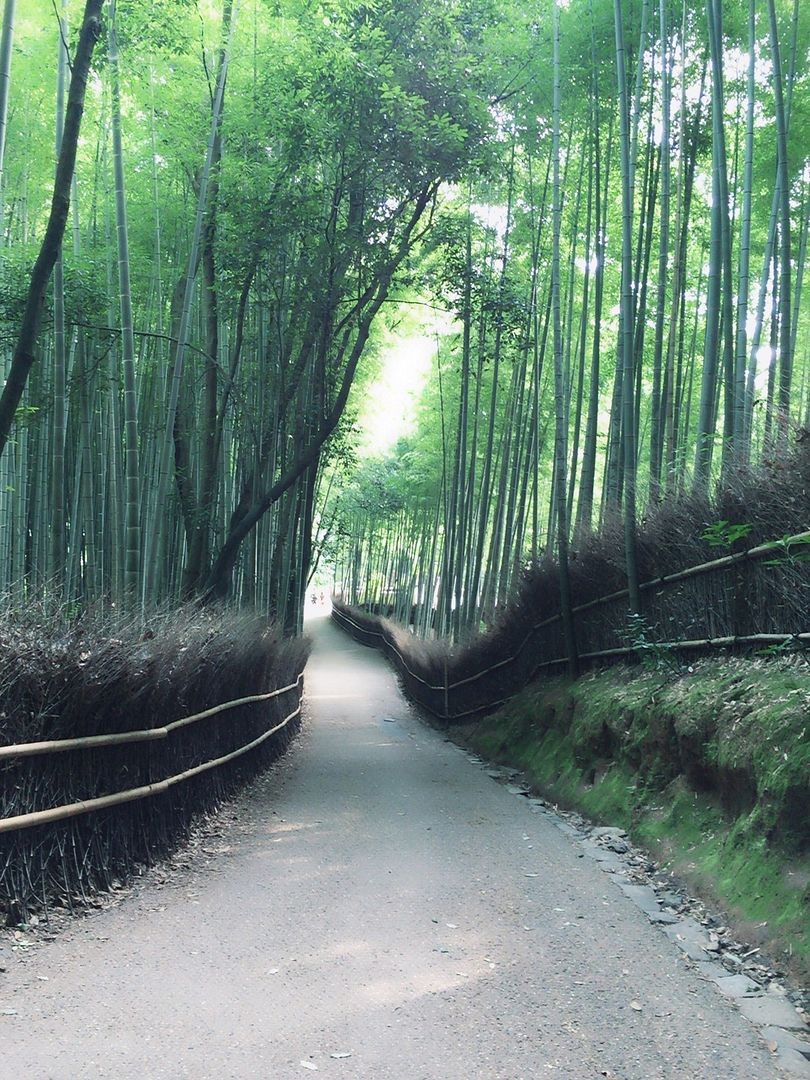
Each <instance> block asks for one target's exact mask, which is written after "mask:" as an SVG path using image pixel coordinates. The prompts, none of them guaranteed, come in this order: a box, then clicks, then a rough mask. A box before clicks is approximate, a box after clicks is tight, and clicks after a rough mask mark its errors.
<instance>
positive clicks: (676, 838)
mask: <svg viewBox="0 0 810 1080" xmlns="http://www.w3.org/2000/svg"><path fill="white" fill-rule="evenodd" d="M451 732H452V734H453V735H454V737H455V738H457V739H458V740H459V741H461V742H463V743H465V744H466V745H469V746H471V747H473V748H474V749H476V750H477V751H478V752H479V753H482V754H484V755H485V756H486V757H487V758H489V759H490V760H492V761H496V762H500V763H504V764H509V765H512V766H514V767H516V768H519V769H521V770H522V771H523V772H525V774H526V775H527V776H528V777H529V778H530V780H531V781H532V782H533V784H534V785H535V786H536V788H537V789H538V790H539V791H540V792H542V793H543V794H544V795H545V796H546V797H548V798H550V799H552V800H554V801H556V802H558V803H559V804H560V805H562V806H566V807H569V808H576V809H578V810H580V811H582V812H583V813H585V814H586V815H588V816H589V817H591V818H593V819H595V820H597V821H599V822H601V823H604V824H612V825H620V826H622V827H624V828H626V829H627V830H628V831H629V832H630V834H631V836H632V837H633V839H634V840H635V841H636V842H637V843H639V844H641V845H642V846H643V847H645V848H646V849H647V850H648V851H649V852H650V853H651V854H652V855H653V857H654V858H655V859H656V860H657V861H658V862H659V863H661V864H663V865H665V866H667V867H668V868H670V869H672V870H673V871H674V872H675V873H676V874H677V875H678V876H679V877H681V878H683V879H685V880H687V881H689V882H690V884H691V885H692V886H693V887H694V888H696V889H698V890H700V891H701V892H702V893H703V894H704V895H708V896H709V897H711V899H712V900H714V901H715V902H716V903H718V904H719V905H720V906H722V907H723V908H724V909H725V910H726V911H727V912H728V913H729V914H730V916H731V917H732V919H734V920H735V921H736V922H737V923H738V924H741V925H742V926H743V928H744V931H745V933H746V934H747V935H749V936H751V937H754V938H755V939H756V940H757V942H758V943H761V944H763V945H764V946H765V947H766V949H767V951H768V952H770V954H771V955H772V956H774V958H778V959H779V961H780V962H781V963H783V964H785V965H786V966H790V967H791V968H792V969H793V970H794V971H795V972H796V973H802V974H805V975H806V974H808V973H810V664H808V663H807V662H806V661H805V660H803V659H801V658H796V659H791V660H773V659H768V660H759V659H755V660H744V659H729V660H723V661H719V660H711V661H709V660H707V661H704V662H701V663H698V664H695V665H694V666H693V667H691V668H689V669H688V670H685V671H682V672H671V671H666V672H662V671H651V670H646V669H644V668H638V667H635V668H629V667H617V668H612V669H610V670H608V671H601V672H597V673H592V674H589V675H586V676H583V677H582V678H581V679H579V680H578V681H577V682H575V683H571V682H570V681H567V680H565V679H556V680H551V679H547V680H543V681H541V682H538V683H535V684H533V685H532V686H530V687H528V688H527V689H526V690H524V691H523V692H522V693H521V694H519V695H518V696H517V697H515V698H513V699H512V700H511V701H510V702H509V703H508V704H507V705H505V706H504V707H502V708H501V709H500V710H499V711H498V712H496V713H493V714H492V715H490V716H488V717H486V718H485V719H483V720H481V721H479V722H477V723H474V724H468V725H464V726H462V727H455V728H452V729H451Z"/></svg>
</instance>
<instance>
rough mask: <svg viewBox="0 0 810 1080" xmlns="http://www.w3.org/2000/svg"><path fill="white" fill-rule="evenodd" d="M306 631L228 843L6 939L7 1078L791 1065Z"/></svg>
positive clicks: (396, 705)
mask: <svg viewBox="0 0 810 1080" xmlns="http://www.w3.org/2000/svg"><path fill="white" fill-rule="evenodd" d="M310 629H311V631H312V632H313V636H314V640H315V649H314V652H313V656H312V660H311V665H310V667H309V669H308V672H307V698H308V712H309V717H308V721H307V724H306V729H305V733H304V735H303V737H302V739H301V740H299V742H298V744H297V746H296V747H295V748H294V749H293V750H292V752H291V754H290V755H289V756H288V758H287V760H286V762H284V763H283V764H281V765H280V766H278V767H276V768H275V769H274V770H272V771H271V773H270V774H269V775H268V776H267V777H265V778H264V779H263V780H261V781H260V782H259V783H257V784H256V785H254V786H253V788H251V790H250V791H249V792H248V793H247V794H245V795H244V796H243V797H242V798H241V799H240V800H239V803H238V812H237V814H236V820H235V822H233V823H231V824H230V825H228V826H227V828H226V835H225V839H224V845H223V846H224V847H225V853H224V854H221V855H220V856H219V857H218V858H216V859H215V860H211V861H210V862H208V863H205V860H204V859H203V858H200V859H196V860H195V862H194V866H193V868H192V869H191V870H190V871H184V872H181V873H180V874H179V875H171V874H170V875H168V883H167V884H165V885H164V886H163V887H160V886H159V881H160V875H159V874H158V875H154V874H153V875H151V876H150V883H148V884H146V885H141V886H138V887H137V888H136V889H135V890H134V891H133V892H132V894H131V895H130V896H128V897H127V898H126V899H125V901H124V902H123V903H121V904H120V905H119V906H117V907H114V908H110V909H107V910H105V911H101V912H100V913H98V914H97V915H94V916H93V917H92V918H89V919H84V920H77V921H76V922H75V923H74V924H72V926H71V927H70V928H69V929H68V931H67V932H66V933H64V934H62V935H60V936H59V938H58V939H57V940H56V941H54V942H52V943H51V944H48V945H45V946H43V947H42V948H41V949H37V950H35V951H33V952H31V953H29V955H28V958H27V962H26V963H17V962H16V960H15V959H13V958H10V957H9V956H8V954H6V959H5V964H6V967H7V973H6V974H5V975H2V974H0V1078H1V1080H46V1078H47V1080H91V1078H93V1080H95V1078H96V1077H114V1078H116V1080H130V1078H131V1080H135V1078H138V1080H179V1078H185V1077H192V1078H194V1080H227V1078H234V1080H247V1078H260V1080H294V1078H301V1077H304V1076H306V1075H307V1073H315V1072H319V1073H320V1074H321V1075H322V1076H324V1077H330V1078H341V1080H500V1078H503V1080H537V1078H545V1077H550V1078H560V1080H562V1078H565V1080H599V1078H601V1077H612V1078H614V1080H654V1078H666V1080H702V1078H706V1080H709V1078H711V1080H773V1078H774V1077H778V1076H780V1075H781V1074H780V1073H779V1071H778V1069H777V1066H776V1064H775V1063H774V1062H773V1061H772V1060H771V1058H770V1055H769V1053H768V1051H767V1049H766V1048H765V1047H764V1046H763V1045H762V1044H761V1043H760V1042H759V1040H758V1038H757V1035H756V1033H755V1031H754V1029H753V1028H752V1027H751V1026H750V1025H749V1024H748V1023H747V1022H746V1021H744V1020H743V1019H742V1017H741V1016H740V1015H739V1014H738V1013H737V1012H736V1011H735V1010H734V1008H733V1007H732V1006H731V1005H729V1004H727V1003H726V1002H725V1001H724V1000H723V999H722V998H721V997H720V995H719V994H718V993H717V992H716V991H715V990H713V989H712V988H711V987H710V986H709V984H708V983H705V982H703V981H702V980H701V979H699V978H698V976H697V975H695V974H694V973H692V972H690V970H688V968H687V966H686V964H685V961H684V960H683V958H682V954H681V952H680V951H679V950H677V949H676V948H675V946H674V945H672V944H671V943H670V942H669V941H668V940H667V939H666V938H665V937H664V935H663V934H662V933H660V932H659V931H658V930H656V929H655V928H653V927H652V926H651V925H650V924H649V923H648V922H647V920H646V918H645V917H644V915H643V914H641V913H640V912H639V910H638V909H637V908H636V907H635V906H634V905H633V904H632V903H631V902H630V901H629V900H628V899H626V898H625V897H624V895H622V894H621V893H620V891H619V890H618V889H617V888H616V887H615V886H614V885H613V884H612V883H611V882H610V881H609V879H608V876H607V875H606V874H605V873H604V872H603V871H602V870H600V869H599V867H598V865H597V864H596V863H595V862H593V861H592V860H591V859H588V858H581V857H579V849H578V848H577V846H576V845H575V844H574V843H573V842H572V841H571V840H569V839H568V838H567V837H566V836H565V835H564V834H563V833H562V832H561V831H560V830H558V829H557V828H555V827H554V826H553V825H552V824H550V823H549V822H548V821H544V820H543V815H533V814H532V813H530V810H529V808H528V806H527V805H525V803H524V800H519V799H516V798H514V796H513V795H510V794H509V793H508V792H507V791H506V790H505V789H504V787H503V786H502V785H499V784H497V783H495V782H494V781H493V780H492V779H490V778H489V777H488V776H487V775H486V773H485V771H484V770H482V769H480V768H477V767H475V766H474V765H473V764H471V763H470V761H469V760H467V758H466V757H465V755H464V753H463V752H462V751H460V750H459V749H457V748H456V747H454V746H452V745H450V744H448V743H446V742H445V741H444V740H443V738H442V737H441V735H439V734H437V733H435V732H433V731H431V730H428V729H426V728H425V727H423V726H422V725H421V724H420V723H419V722H418V720H417V719H416V718H415V717H414V716H412V715H411V713H410V712H409V709H408V706H407V705H406V704H405V702H404V701H403V699H402V697H401V696H400V694H399V692H398V690H397V687H396V684H395V681H394V678H393V677H392V675H391V673H390V670H389V668H388V667H387V665H386V663H385V661H384V660H383V659H382V658H381V657H380V656H379V655H378V654H376V653H374V652H372V651H370V650H367V649H364V648H362V647H361V646H358V645H355V644H354V643H353V642H351V641H350V640H349V639H348V638H347V637H345V636H344V635H343V634H341V633H340V632H339V631H338V630H337V629H335V628H334V627H333V626H332V625H331V624H330V623H329V622H328V621H327V620H318V621H313V622H312V623H311V624H310ZM389 720H393V721H394V722H393V723H392V722H389ZM15 956H16V954H15ZM631 1002H634V1003H635V1006H636V1007H631ZM639 1005H640V1006H641V1010H640V1011H638V1008H637V1007H638V1006H639ZM11 1011H13V1013H14V1014H13V1015H9V1013H10V1012H11Z"/></svg>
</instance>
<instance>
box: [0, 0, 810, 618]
mask: <svg viewBox="0 0 810 1080" xmlns="http://www.w3.org/2000/svg"><path fill="white" fill-rule="evenodd" d="M809 40H810V13H808V12H807V11H805V10H803V9H802V5H800V4H799V2H798V0H738V2H735V3H734V4H729V3H725V4H722V3H721V2H720V0H706V3H705V5H704V4H703V3H676V2H674V0H633V2H632V3H631V2H630V0H612V2H610V0H570V2H569V3H568V4H567V5H565V4H563V3H561V2H560V0H549V2H548V3H547V4H543V5H539V6H534V7H532V8H531V9H530V10H526V9H525V8H524V6H522V5H518V4H516V3H511V2H509V0H447V2H446V3H443V4H441V5H435V4H434V5H430V4H427V3H423V2H422V0H409V2H408V3H407V4H401V3H395V2H393V0H377V2H367V3H360V2H357V0H331V2H326V3H315V2H311V0H277V2H273V3H271V2H269V0H239V2H237V0H219V3H215V2H214V0H211V2H208V0H197V2H194V0H158V2H156V3H152V4H149V5H142V4H138V3H136V2H135V0H105V2H104V3H102V0H87V2H86V3H85V4H83V5H82V4H80V3H79V2H78V0H71V2H67V0H57V2H56V4H55V5H54V7H53V10H46V9H45V8H43V5H41V4H36V3H34V2H33V0H17V2H16V3H15V0H5V3H4V12H3V33H2V40H1V41H0V200H1V201H0V209H1V210H2V228H1V229H0V355H1V356H2V364H3V375H4V376H5V379H4V383H5V388H4V390H3V393H2V396H1V397H0V450H1V451H2V456H0V549H1V550H2V561H0V566H2V568H3V570H2V572H3V574H4V579H3V585H4V588H5V589H6V591H8V592H9V593H11V594H12V595H14V596H15V597H16V598H17V600H18V601H19V602H21V603H25V602H26V601H27V600H28V599H29V598H30V597H32V596H33V595H35V594H36V595H39V594H40V593H42V592H44V593H45V594H46V595H49V596H52V597H55V598H58V599H59V600H60V601H64V602H66V603H67V604H68V605H70V606H72V607H75V608H76V609H77V610H81V609H83V608H85V607H86V606H88V605H90V604H95V603H99V602H108V603H113V604H116V605H123V606H128V607H131V608H133V609H138V608H140V609H142V610H146V609H147V608H149V607H150V606H151V605H152V604H155V603H162V602H166V601H175V600H177V599H179V598H181V597H182V598H189V597H202V598H209V599H210V598H223V597H231V598H233V599H234V600H235V601H237V602H239V603H241V604H245V605H255V606H257V607H258V608H259V609H260V610H262V611H268V612H270V613H272V614H273V615H274V616H276V617H277V618H278V619H279V620H280V621H281V622H282V623H283V625H284V626H285V627H286V628H287V629H289V630H291V631H296V630H298V629H300V626H301V618H302V607H303V600H304V596H305V592H306V588H307V583H308V581H310V580H311V577H312V574H313V573H314V572H315V571H316V569H317V571H318V573H325V568H326V567H329V569H330V570H334V573H335V577H336V579H337V581H338V582H339V584H340V587H341V588H342V590H343V592H344V595H346V596H347V598H349V599H351V600H352V601H354V602H356V601H365V602H369V603H379V602H386V603H387V602H389V601H391V600H392V599H393V598H396V600H397V603H398V604H399V607H400V608H401V611H400V614H402V615H403V616H404V615H405V614H406V613H409V614H410V609H411V606H412V604H413V601H414V599H417V601H418V606H417V612H416V616H415V621H416V625H417V626H418V628H419V629H420V630H421V631H422V632H425V633H427V632H428V630H429V629H430V627H431V626H435V627H436V629H438V630H439V631H440V632H443V633H449V634H452V635H453V636H455V637H461V636H463V635H465V634H467V633H468V632H470V631H471V630H473V629H477V628H478V627H479V625H480V624H481V623H482V622H486V621H488V619H489V618H490V617H491V615H492V613H493V612H494V611H495V610H496V609H497V608H499V607H500V606H501V605H503V603H504V602H505V600H506V597H507V595H508V594H509V591H510V588H511V587H512V584H513V581H514V579H515V575H516V574H517V573H518V572H519V570H520V568H521V567H522V566H523V565H524V564H525V563H526V561H527V560H537V559H539V558H540V557H541V556H543V555H544V554H545V553H547V552H554V553H555V555H556V556H557V557H558V558H559V560H560V564H561V566H562V567H563V569H564V567H565V563H566V560H567V558H568V557H569V553H568V548H569V545H571V546H572V548H573V550H574V551H575V550H576V547H577V545H578V544H579V543H580V542H581V541H582V539H583V538H585V537H587V536H588V535H590V534H591V533H592V532H593V531H594V530H597V529H599V528H600V526H601V525H602V524H603V523H604V522H606V521H608V520H612V519H614V518H615V517H616V516H617V515H619V516H621V518H622V520H623V522H624V546H625V555H626V568H627V577H628V582H629V584H630V590H631V601H632V597H633V590H634V588H635V587H636V586H637V570H636V569H635V562H634V550H635V529H636V524H637V521H638V520H639V519H640V517H641V516H642V515H643V514H644V513H645V511H646V509H647V508H648V507H651V506H655V505H656V504H658V503H661V502H664V501H668V500H672V499H676V498H678V497H679V496H682V495H683V494H685V493H688V492H694V491H708V490H709V489H710V488H711V487H712V486H713V485H715V484H716V483H717V482H718V481H723V480H727V479H728V478H729V477H732V476H734V475H735V474H736V473H737V472H739V470H742V469H745V468H749V467H758V466H759V465H760V464H761V463H762V462H763V461H772V460H778V459H779V458H780V457H785V459H786V460H787V453H788V450H789V447H790V446H791V445H792V444H793V442H794V441H795V439H796V438H797V433H799V432H800V431H801V430H803V429H806V428H807V427H810V415H809V414H810V360H809V359H808V345H809V344H810V339H809V338H808V334H810V312H808V301H807V297H806V291H805V292H803V269H804V264H805V259H806V248H807V234H808V218H809V216H810V190H809V188H810V163H809V162H808V144H807V139H806V131H807V124H808V116H807V113H808V107H810V87H809V86H808V64H807V53H808V41H809ZM435 309H439V310H440V311H441V313H442V319H443V322H442V329H441V331H440V332H438V334H437V349H436V358H435V365H434V369H433V371H432V373H431V376H430V378H429V379H428V381H427V384H426V386H425V388H424V392H423V395H422V399H421V401H420V405H419V410H418V416H417V419H416V423H415V426H414V429H413V431H412V432H411V433H410V434H409V435H407V436H406V437H405V438H404V439H403V440H401V442H400V443H399V444H398V445H397V447H396V449H395V452H394V453H393V454H392V455H390V456H386V457H383V458H380V459H377V460H367V459H364V460H359V458H358V454H357V451H356V437H355V421H356V417H357V415H358V410H359V409H360V406H361V404H362V398H363V392H364V388H365V387H366V386H367V385H368V382H369V380H370V379H371V378H372V377H373V374H374V371H375V365H379V364H380V363H381V362H383V361H384V356H385V350H386V347H387V344H388V343H390V341H391V340H392V339H393V338H395V337H396V335H397V334H398V333H399V334H401V333H402V326H404V325H406V324H407V325H409V326H411V327H413V326H418V325H419V323H420V319H421V318H422V315H421V314H420V313H421V312H424V313H428V312H434V313H435ZM425 317H426V316H425ZM398 325H399V329H398ZM425 325H427V323H425ZM397 407H398V406H397V403H395V402H394V403H392V404H391V408H392V409H394V410H396V409H397ZM313 553H314V555H313ZM564 576H565V575H563V579H564ZM563 606H565V598H564V596H563ZM631 606H635V607H636V608H637V604H635V605H633V604H632V603H631ZM437 620H438V621H437Z"/></svg>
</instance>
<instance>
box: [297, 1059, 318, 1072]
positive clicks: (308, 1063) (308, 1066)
mask: <svg viewBox="0 0 810 1080" xmlns="http://www.w3.org/2000/svg"><path fill="white" fill-rule="evenodd" d="M300 1064H301V1068H302V1069H312V1071H313V1072H317V1071H318V1066H317V1065H316V1064H315V1062H314V1061H302V1062H301V1063H300Z"/></svg>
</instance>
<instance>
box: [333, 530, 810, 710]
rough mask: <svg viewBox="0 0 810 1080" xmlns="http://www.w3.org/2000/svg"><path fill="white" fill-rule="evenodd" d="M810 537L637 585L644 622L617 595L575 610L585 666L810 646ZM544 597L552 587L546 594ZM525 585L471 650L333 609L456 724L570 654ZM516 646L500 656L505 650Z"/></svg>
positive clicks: (558, 667)
mask: <svg viewBox="0 0 810 1080" xmlns="http://www.w3.org/2000/svg"><path fill="white" fill-rule="evenodd" d="M808 556H810V531H805V532H802V533H797V534H795V535H793V536H790V537H785V538H783V539H782V540H779V541H774V542H771V543H767V544H759V545H757V546H756V547H753V548H750V549H748V550H747V551H742V552H738V553H736V554H732V555H726V556H723V557H722V558H719V559H714V560H710V561H708V562H704V563H700V564H698V565H695V566H691V567H688V568H687V569H684V570H680V571H677V572H673V573H670V574H666V575H661V576H659V577H657V578H654V579H652V580H649V581H646V582H645V583H643V585H642V586H641V589H642V602H643V608H644V611H643V618H636V619H629V617H628V607H627V600H628V593H627V590H626V589H620V590H617V591H615V592H613V593H610V594H609V595H605V596H601V597H597V598H595V599H592V600H588V601H586V602H584V603H579V604H576V605H575V607H574V615H575V625H576V637H577V647H578V653H579V658H580V661H581V662H584V663H591V664H600V663H602V664H604V663H610V662H614V661H618V660H630V661H634V660H639V659H642V658H644V657H645V656H654V657H655V658H656V659H657V660H659V661H665V660H666V658H668V657H673V658H674V657H680V658H681V659H683V660H687V659H688V658H689V657H690V656H692V655H699V654H701V653H705V652H706V651H710V650H719V649H735V650H740V649H749V650H750V649H760V650H762V649H783V648H788V647H799V648H810V558H808ZM547 595H548V589H546V596H547ZM530 598H531V592H530V590H529V588H528V587H527V588H525V589H524V592H523V594H522V595H520V596H519V597H518V599H517V602H516V604H515V607H514V608H513V609H512V610H511V611H508V612H507V614H506V616H505V617H504V619H503V620H502V623H501V626H500V627H499V628H498V629H497V630H496V631H494V632H493V633H492V634H490V635H483V636H482V637H481V638H479V639H478V640H477V641H475V642H473V643H472V644H471V645H470V646H469V647H467V648H466V649H461V650H460V651H459V652H457V653H454V652H451V651H450V650H449V649H448V648H447V646H446V645H444V644H441V643H435V642H424V641H421V640H419V639H417V638H415V637H413V635H411V634H410V633H409V632H408V631H406V630H405V629H404V628H402V627H399V626H396V625H395V624H394V623H391V622H389V621H388V620H386V619H383V618H380V617H379V616H377V615H374V614H370V613H368V612H365V611H362V610H360V609H357V608H349V607H347V606H345V605H343V604H341V603H340V602H337V601H336V602H333V617H334V619H335V621H336V622H337V624H338V625H339V626H341V627H342V628H343V629H345V630H346V631H347V632H349V633H350V634H352V635H353V636H354V637H355V638H356V639H357V640H359V641H362V642H363V643H365V644H367V645H373V646H377V647H379V648H381V649H382V650H383V651H384V652H385V653H386V654H387V655H388V656H389V657H390V659H391V660H392V662H393V663H394V666H395V667H396V669H397V671H398V672H399V674H400V677H401V679H402V682H403V685H404V688H405V690H406V692H407V693H408V694H409V695H410V696H411V697H412V698H413V699H414V700H416V701H417V702H419V704H420V705H422V706H423V707H424V708H426V709H427V710H428V711H429V712H430V713H432V714H433V715H434V716H436V717H437V718H439V719H441V720H443V721H446V722H453V721H459V720H462V719H466V718H469V717H472V716H474V715H476V714H480V713H483V712H486V711H489V710H491V709H493V708H496V707H497V706H498V705H501V704H503V702H504V701H506V700H507V699H508V698H509V697H511V696H513V695H514V694H515V693H517V692H518V691H519V690H520V689H522V687H524V686H526V685H527V684H528V683H529V682H530V681H531V680H532V679H534V678H535V677H536V676H538V675H539V674H541V673H542V672H562V671H564V670H565V665H566V662H567V657H566V654H565V646H564V641H563V636H562V625H561V622H562V620H561V617H560V614H559V612H554V613H552V614H548V615H546V616H545V617H543V616H542V612H541V613H539V614H540V615H541V617H540V618H537V617H536V616H535V618H534V619H532V618H531V615H532V612H531V610H530V605H529V601H530ZM505 644H508V645H511V648H510V649H509V651H508V653H506V655H504V645H505Z"/></svg>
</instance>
